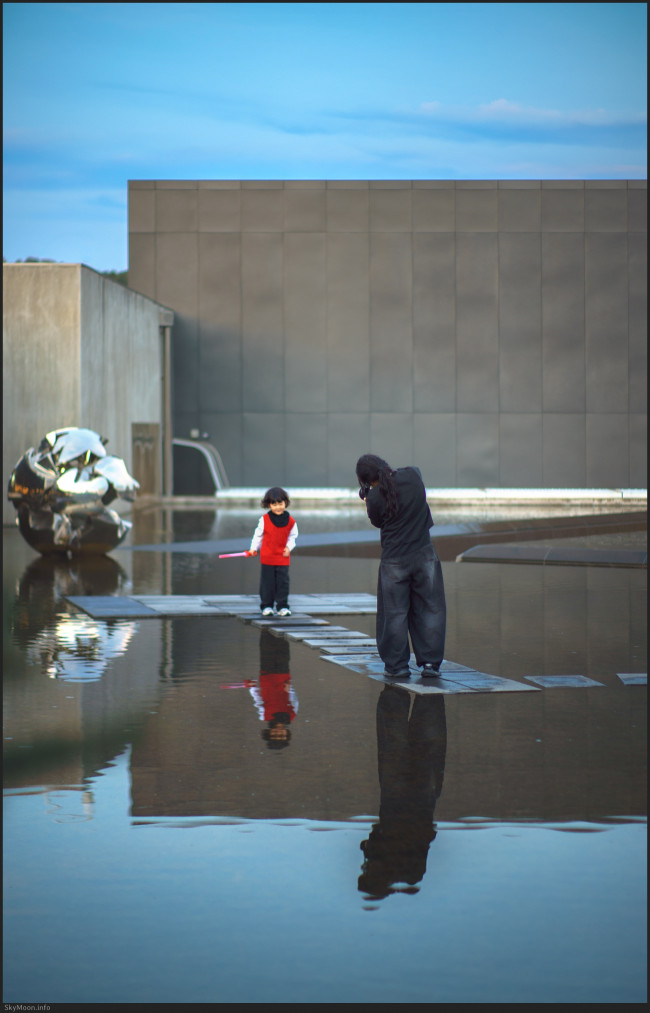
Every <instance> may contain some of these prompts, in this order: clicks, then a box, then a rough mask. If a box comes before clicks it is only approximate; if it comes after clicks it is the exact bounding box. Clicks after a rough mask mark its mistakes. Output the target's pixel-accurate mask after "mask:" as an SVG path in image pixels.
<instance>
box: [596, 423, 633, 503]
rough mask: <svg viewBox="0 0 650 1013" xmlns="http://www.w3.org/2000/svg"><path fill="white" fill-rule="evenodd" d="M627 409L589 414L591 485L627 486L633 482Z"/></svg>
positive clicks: (605, 486) (604, 486)
mask: <svg viewBox="0 0 650 1013" xmlns="http://www.w3.org/2000/svg"><path fill="white" fill-rule="evenodd" d="M629 462H630V444H629V422H628V416H627V412H626V413H625V414H623V413H622V412H621V413H620V414H617V415H614V414H603V413H601V414H591V413H587V480H586V481H587V486H588V487H589V488H593V489H602V488H607V487H610V488H614V489H619V488H622V489H625V488H627V487H628V486H629V485H630V464H629Z"/></svg>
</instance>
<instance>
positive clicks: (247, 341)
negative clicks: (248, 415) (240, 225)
mask: <svg viewBox="0 0 650 1013" xmlns="http://www.w3.org/2000/svg"><path fill="white" fill-rule="evenodd" d="M254 196H257V194H254ZM274 196H275V195H274ZM241 272H242V347H243V394H242V407H243V409H244V410H245V411H246V412H256V411H257V412H271V411H277V412H280V411H282V410H283V409H284V319H283V307H282V297H281V295H282V286H283V248H282V234H281V233H279V232H278V233H271V232H266V233H264V232H261V233H258V232H256V233H251V234H246V233H244V235H243V237H242V268H241Z"/></svg>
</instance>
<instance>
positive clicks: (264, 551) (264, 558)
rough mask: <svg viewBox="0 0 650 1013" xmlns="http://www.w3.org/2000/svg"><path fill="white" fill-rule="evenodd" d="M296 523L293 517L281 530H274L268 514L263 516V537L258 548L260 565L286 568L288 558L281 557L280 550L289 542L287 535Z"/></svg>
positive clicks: (274, 527)
mask: <svg viewBox="0 0 650 1013" xmlns="http://www.w3.org/2000/svg"><path fill="white" fill-rule="evenodd" d="M295 523H296V522H295V521H294V519H293V517H290V518H289V523H288V524H286V525H285V526H284V527H283V528H276V526H275V524H274V523H273V521H272V520H271V518H270V517H269V515H268V514H264V537H263V539H262V545H261V546H260V563H264V565H265V566H288V565H289V560H290V558H291V557H290V556H283V555H282V550H283V549H284V547H285V546H286V544H287V541H288V540H289V534H290V533H291V529H292V527H293V526H294V524H295Z"/></svg>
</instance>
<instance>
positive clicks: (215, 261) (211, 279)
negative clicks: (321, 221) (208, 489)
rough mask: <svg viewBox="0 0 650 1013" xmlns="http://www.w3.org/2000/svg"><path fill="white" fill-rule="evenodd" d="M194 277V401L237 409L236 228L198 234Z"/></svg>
mask: <svg viewBox="0 0 650 1013" xmlns="http://www.w3.org/2000/svg"><path fill="white" fill-rule="evenodd" d="M212 192H214V193H219V192H220V191H212ZM198 283H199V292H198V300H199V360H198V361H199V388H198V407H200V410H201V411H203V412H224V411H239V409H240V406H241V403H242V335H241V236H240V235H239V233H231V234H224V233H211V234H202V235H200V236H199V279H198ZM178 435H183V436H187V435H188V434H187V433H179V434H178Z"/></svg>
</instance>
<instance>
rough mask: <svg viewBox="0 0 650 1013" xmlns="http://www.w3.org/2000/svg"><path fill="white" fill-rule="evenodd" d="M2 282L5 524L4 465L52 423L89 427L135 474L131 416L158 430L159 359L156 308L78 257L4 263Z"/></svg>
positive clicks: (10, 515)
mask: <svg viewBox="0 0 650 1013" xmlns="http://www.w3.org/2000/svg"><path fill="white" fill-rule="evenodd" d="M3 288H4V299H3V302H4V307H3V371H4V397H3V451H2V453H3V458H2V461H3V475H2V478H3V524H11V523H13V521H14V518H15V511H14V508H13V506H12V505H11V503H9V502H8V501H7V499H6V487H7V483H8V481H9V476H10V474H11V471H12V469H13V467H14V465H15V464H16V461H17V460H18V459H19V458H20V456H21V455H22V454H23V453H24V452H25V451H26V450H27V449H28V448H29V447H32V446H36V445H38V443H39V442H40V440H41V439H42V437H43V436H44V435H45V433H47V432H49V431H50V430H51V429H54V428H58V427H61V426H83V427H85V428H88V429H94V430H96V431H97V432H99V433H101V435H102V436H105V437H106V438H107V439H108V445H107V451H108V453H111V454H115V455H116V456H117V457H122V458H123V459H124V461H125V463H126V466H127V468H128V470H129V471H130V472H131V473H132V474H133V475H134V477H135V478H136V479H138V480H139V478H138V475H137V474H136V473H135V472H134V471H133V470H132V469H133V464H134V462H133V458H132V424H133V423H149V424H153V425H156V426H158V427H159V431H160V430H161V429H162V422H163V414H162V370H163V360H162V342H161V337H160V311H161V308H160V307H159V306H158V305H157V304H156V303H155V302H153V301H152V300H150V299H148V298H146V297H145V296H142V295H140V294H138V293H136V292H132V291H130V290H129V289H127V288H125V287H124V286H122V285H119V284H117V283H116V282H112V281H109V280H108V279H106V278H103V277H102V276H101V275H100V274H98V273H97V272H96V271H93V270H91V269H90V268H88V267H85V266H84V265H82V264H5V265H3ZM157 474H160V470H159V469H158V472H157ZM159 491H160V490H159Z"/></svg>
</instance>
